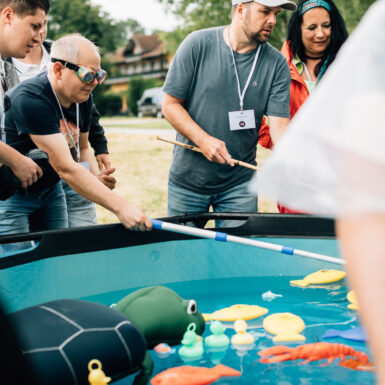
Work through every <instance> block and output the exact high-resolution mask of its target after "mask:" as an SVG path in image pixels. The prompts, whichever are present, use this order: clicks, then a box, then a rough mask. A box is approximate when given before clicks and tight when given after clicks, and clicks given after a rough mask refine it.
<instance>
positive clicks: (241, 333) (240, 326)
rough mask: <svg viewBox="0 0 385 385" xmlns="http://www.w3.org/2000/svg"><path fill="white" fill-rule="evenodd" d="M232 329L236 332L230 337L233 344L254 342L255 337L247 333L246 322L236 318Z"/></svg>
mask: <svg viewBox="0 0 385 385" xmlns="http://www.w3.org/2000/svg"><path fill="white" fill-rule="evenodd" d="M234 330H235V331H236V332H237V334H234V335H233V336H232V337H231V343H232V344H233V345H251V344H253V343H254V342H255V338H254V337H253V336H252V335H251V334H250V333H247V332H246V330H247V323H246V321H243V320H238V321H235V322H234Z"/></svg>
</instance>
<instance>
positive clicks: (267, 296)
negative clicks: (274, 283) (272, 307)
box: [262, 290, 282, 302]
mask: <svg viewBox="0 0 385 385" xmlns="http://www.w3.org/2000/svg"><path fill="white" fill-rule="evenodd" d="M279 297H282V295H281V294H274V293H273V292H272V291H270V290H269V291H267V292H266V293H263V294H262V299H263V300H264V301H267V302H271V301H274V300H275V299H276V298H279Z"/></svg>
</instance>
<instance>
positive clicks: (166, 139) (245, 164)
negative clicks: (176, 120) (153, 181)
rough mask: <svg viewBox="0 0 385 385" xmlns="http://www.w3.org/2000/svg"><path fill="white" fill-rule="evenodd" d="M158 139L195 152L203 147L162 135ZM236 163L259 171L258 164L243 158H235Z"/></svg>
mask: <svg viewBox="0 0 385 385" xmlns="http://www.w3.org/2000/svg"><path fill="white" fill-rule="evenodd" d="M156 139H158V140H161V141H162V142H166V143H171V144H175V145H176V146H180V147H183V148H187V149H188V150H191V151H195V152H200V153H202V151H201V149H200V148H198V147H195V146H191V145H190V144H185V143H182V142H178V141H176V140H172V139H169V138H163V137H161V136H157V137H156ZM233 161H234V163H235V164H237V165H238V166H242V167H247V168H251V169H252V170H254V171H257V170H258V169H257V166H253V165H252V164H250V163H246V162H242V161H241V160H236V159H233Z"/></svg>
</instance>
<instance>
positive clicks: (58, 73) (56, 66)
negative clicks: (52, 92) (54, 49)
mask: <svg viewBox="0 0 385 385" xmlns="http://www.w3.org/2000/svg"><path fill="white" fill-rule="evenodd" d="M63 69H64V66H63V64H61V63H59V62H56V63H53V67H52V70H53V74H54V75H55V77H56V79H58V80H60V79H61V78H62V77H63Z"/></svg>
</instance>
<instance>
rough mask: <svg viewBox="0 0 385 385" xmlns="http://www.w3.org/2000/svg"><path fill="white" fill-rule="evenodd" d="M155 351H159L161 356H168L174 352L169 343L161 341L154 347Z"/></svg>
mask: <svg viewBox="0 0 385 385" xmlns="http://www.w3.org/2000/svg"><path fill="white" fill-rule="evenodd" d="M154 351H155V352H156V353H158V354H159V355H160V356H168V355H169V354H171V353H172V352H173V349H171V347H170V345H169V344H165V343H163V342H162V343H161V344H159V345H156V346H155V347H154Z"/></svg>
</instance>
